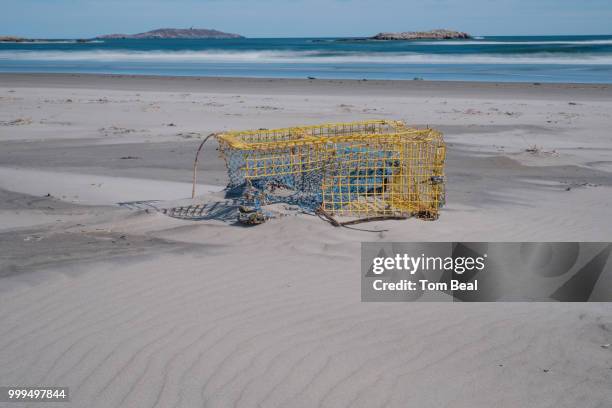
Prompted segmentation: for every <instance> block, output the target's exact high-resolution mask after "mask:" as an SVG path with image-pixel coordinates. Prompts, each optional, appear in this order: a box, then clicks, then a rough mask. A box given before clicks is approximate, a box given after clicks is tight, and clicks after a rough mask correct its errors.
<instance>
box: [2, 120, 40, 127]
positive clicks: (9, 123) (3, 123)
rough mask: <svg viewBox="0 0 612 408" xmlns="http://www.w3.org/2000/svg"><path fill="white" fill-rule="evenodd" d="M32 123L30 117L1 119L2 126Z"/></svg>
mask: <svg viewBox="0 0 612 408" xmlns="http://www.w3.org/2000/svg"><path fill="white" fill-rule="evenodd" d="M31 123H32V119H30V118H18V119H15V120H3V121H0V126H23V125H29V124H31Z"/></svg>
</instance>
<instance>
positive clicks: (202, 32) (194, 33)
mask: <svg viewBox="0 0 612 408" xmlns="http://www.w3.org/2000/svg"><path fill="white" fill-rule="evenodd" d="M96 38H97V39H166V38H191V39H201V38H212V39H230V38H244V37H243V36H241V35H238V34H232V33H224V32H223V31H218V30H210V29H206V28H159V29H157V30H151V31H147V32H146V33H139V34H107V35H101V36H99V37H96Z"/></svg>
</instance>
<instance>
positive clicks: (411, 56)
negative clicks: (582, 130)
mask: <svg viewBox="0 0 612 408" xmlns="http://www.w3.org/2000/svg"><path fill="white" fill-rule="evenodd" d="M0 60H14V61H15V60H16V61H89V62H92V61H99V62H106V61H115V62H117V61H118V62H121V61H125V62H185V63H197V62H199V63H281V64H282V63H291V64H295V63H298V64H299V63H304V64H326V63H329V64H345V63H346V64H359V63H367V64H376V63H384V64H563V65H612V53H610V54H609V53H605V54H601V53H599V54H595V53H592V54H588V53H581V54H576V53H559V52H556V53H545V52H542V53H529V54H482V53H478V54H476V53H470V54H467V53H466V54H433V53H431V54H428V53H417V52H350V51H349V52H341V51H336V52H325V51H211V50H203V51H162V50H159V51H142V52H140V51H130V50H112V51H107V50H96V51H93V50H92V51H55V50H54V51H30V50H3V51H0Z"/></svg>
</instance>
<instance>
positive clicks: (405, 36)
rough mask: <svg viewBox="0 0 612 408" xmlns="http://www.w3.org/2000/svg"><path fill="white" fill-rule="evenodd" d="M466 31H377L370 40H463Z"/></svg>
mask: <svg viewBox="0 0 612 408" xmlns="http://www.w3.org/2000/svg"><path fill="white" fill-rule="evenodd" d="M470 38H472V36H471V35H469V34H468V33H463V32H461V31H453V30H442V29H439V30H431V31H405V32H401V33H378V34H376V35H375V36H374V37H370V39H371V40H465V39H470Z"/></svg>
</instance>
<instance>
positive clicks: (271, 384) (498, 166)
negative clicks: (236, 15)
mask: <svg viewBox="0 0 612 408" xmlns="http://www.w3.org/2000/svg"><path fill="white" fill-rule="evenodd" d="M365 119H398V120H404V121H405V122H406V123H407V124H409V125H411V126H415V127H426V126H429V127H434V128H436V129H439V130H440V131H442V132H443V133H444V137H445V141H446V143H447V145H448V156H447V164H446V175H447V205H446V207H444V209H443V210H442V212H441V216H440V218H439V219H438V220H437V221H434V222H426V221H421V220H417V219H409V220H405V221H384V222H374V223H369V224H367V225H364V228H367V229H371V230H376V231H378V232H366V231H357V230H352V229H346V228H335V227H333V226H331V225H330V224H328V223H326V222H323V221H322V220H321V219H319V218H317V217H314V216H311V215H307V214H294V213H289V214H288V215H287V216H282V217H278V218H274V219H271V220H269V221H268V222H266V223H265V224H263V225H261V226H257V227H254V228H243V227H239V226H236V225H233V224H232V223H231V222H227V221H225V220H223V219H221V218H217V219H209V220H198V221H193V220H183V219H177V218H172V217H169V216H167V215H164V214H163V213H162V212H160V211H157V209H162V208H173V207H177V206H185V205H189V204H193V203H207V202H210V201H211V200H212V201H214V200H215V199H218V197H220V196H221V194H222V193H221V190H222V189H223V188H224V187H225V185H226V183H227V176H226V170H225V164H224V162H223V161H222V160H221V159H220V158H219V156H218V152H217V151H216V146H215V144H214V143H211V144H209V145H207V146H206V148H205V150H204V153H203V155H202V156H201V158H200V166H199V172H198V182H199V184H198V189H197V192H198V197H196V199H195V200H191V199H190V198H189V197H190V195H191V166H192V164H193V157H194V155H195V151H196V149H197V147H198V145H199V143H200V140H201V138H202V137H204V136H206V135H207V134H209V133H211V132H217V131H221V130H239V129H257V128H277V127H285V126H291V125H300V124H316V123H323V122H346V121H356V120H365ZM611 123H612V85H598V84H591V85H582V84H538V83H535V84H534V83H528V84H527V83H525V84H520V83H515V84H510V83H469V82H430V81H357V80H297V79H296V80H291V79H244V78H188V77H184V78H182V77H145V76H142V77H137V76H113V75H68V74H0V378H1V379H2V381H1V382H2V384H0V385H11V384H53V385H57V386H68V387H70V391H71V400H72V406H75V407H76V406H78V407H194V406H205V407H228V406H234V407H334V408H335V407H406V406H415V407H423V408H425V407H443V406H453V407H466V408H467V407H470V408H474V407H508V408H515V407H568V408H569V407H572V408H573V407H577V406H580V407H585V408H586V407H593V408H595V407H607V406H609V404H610V401H612V386H611V385H612V348H610V346H609V344H610V343H612V306H611V305H610V304H609V303H577V304H566V303H484V304H467V303H466V304H457V303H397V304H396V303H394V304H378V303H362V302H360V280H359V271H360V258H359V257H360V244H361V242H364V241H482V240H487V241H610V237H611V235H610V233H611V231H612V204H611V202H612V156H611V153H612V137H611V131H610V124H611ZM605 345H608V347H604V346H605ZM152 390H154V392H153V391H152ZM1 404H2V403H0V406H1ZM8 405H10V406H17V405H18V404H8ZM33 405H34V404H33ZM37 406H38V405H37Z"/></svg>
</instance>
